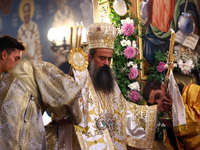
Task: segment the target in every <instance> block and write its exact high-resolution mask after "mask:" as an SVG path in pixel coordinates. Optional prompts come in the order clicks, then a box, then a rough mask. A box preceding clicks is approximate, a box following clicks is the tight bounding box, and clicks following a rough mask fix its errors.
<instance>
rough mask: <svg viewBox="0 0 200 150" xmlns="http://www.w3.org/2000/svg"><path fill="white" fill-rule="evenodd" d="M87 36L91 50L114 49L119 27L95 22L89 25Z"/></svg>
mask: <svg viewBox="0 0 200 150" xmlns="http://www.w3.org/2000/svg"><path fill="white" fill-rule="evenodd" d="M87 37H88V44H89V50H90V49H96V48H108V49H113V50H114V41H115V39H116V37H117V29H116V28H115V27H114V26H113V25H111V24H109V23H94V24H92V25H90V26H89V27H88V33H87Z"/></svg>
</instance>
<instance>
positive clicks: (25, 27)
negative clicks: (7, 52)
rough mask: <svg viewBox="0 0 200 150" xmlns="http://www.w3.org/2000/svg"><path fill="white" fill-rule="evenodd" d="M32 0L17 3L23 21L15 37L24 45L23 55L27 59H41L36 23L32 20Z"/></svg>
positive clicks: (22, 0)
mask: <svg viewBox="0 0 200 150" xmlns="http://www.w3.org/2000/svg"><path fill="white" fill-rule="evenodd" d="M34 6H35V5H34V1H33V0H21V1H20V4H19V17H20V19H21V21H22V22H23V23H22V25H21V26H20V27H19V29H18V31H17V39H18V40H21V41H23V42H24V43H25V45H26V50H25V52H23V57H25V58H27V59H28V60H42V46H41V41H40V33H39V29H38V25H37V23H36V22H34V21H33V20H32V17H33V15H34V10H35V8H34Z"/></svg>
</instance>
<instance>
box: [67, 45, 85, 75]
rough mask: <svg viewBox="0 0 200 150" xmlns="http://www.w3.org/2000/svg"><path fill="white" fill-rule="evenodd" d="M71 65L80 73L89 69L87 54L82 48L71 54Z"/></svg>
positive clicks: (73, 50) (74, 50)
mask: <svg viewBox="0 0 200 150" xmlns="http://www.w3.org/2000/svg"><path fill="white" fill-rule="evenodd" d="M69 63H70V64H71V65H72V67H73V68H74V69H76V70H79V71H84V70H85V69H87V67H88V57H87V54H86V53H85V52H84V51H83V49H81V48H75V49H72V50H71V51H70V53H69Z"/></svg>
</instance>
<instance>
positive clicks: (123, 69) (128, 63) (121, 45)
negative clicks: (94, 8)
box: [109, 2, 142, 104]
mask: <svg viewBox="0 0 200 150" xmlns="http://www.w3.org/2000/svg"><path fill="white" fill-rule="evenodd" d="M126 3H127V2H126ZM109 16H110V18H111V22H112V24H113V25H114V26H115V27H116V28H117V29H118V35H117V38H116V40H115V45H114V46H115V50H114V54H113V63H112V64H113V65H112V67H113V69H114V71H115V74H116V78H117V82H118V85H119V88H120V89H121V92H122V94H123V96H124V97H125V99H126V100H128V101H131V102H134V103H137V104H141V103H142V101H141V92H140V89H141V86H142V83H141V82H140V81H139V80H138V77H139V76H138V70H139V69H140V67H139V64H140V62H141V60H138V59H137V55H138V54H139V48H138V46H137V44H136V41H137V38H138V37H139V34H138V29H137V28H136V27H137V26H138V23H139V21H138V19H137V18H136V17H130V16H129V14H127V15H126V16H125V19H121V18H120V16H119V15H117V14H116V13H115V11H114V10H113V9H111V13H110V15H109Z"/></svg>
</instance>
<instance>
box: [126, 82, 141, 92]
mask: <svg viewBox="0 0 200 150" xmlns="http://www.w3.org/2000/svg"><path fill="white" fill-rule="evenodd" d="M128 87H129V88H130V89H131V90H137V91H140V85H139V83H138V82H133V83H131V84H129V85H128Z"/></svg>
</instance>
